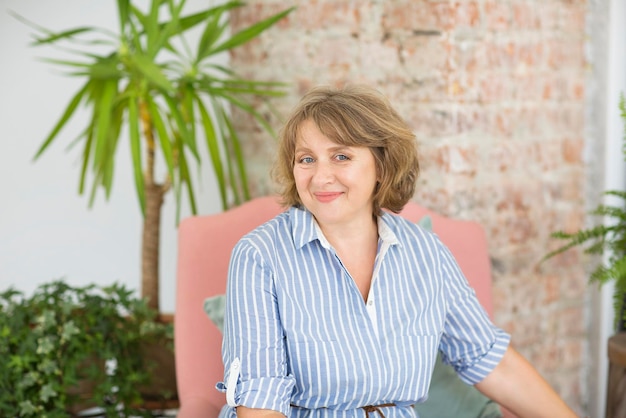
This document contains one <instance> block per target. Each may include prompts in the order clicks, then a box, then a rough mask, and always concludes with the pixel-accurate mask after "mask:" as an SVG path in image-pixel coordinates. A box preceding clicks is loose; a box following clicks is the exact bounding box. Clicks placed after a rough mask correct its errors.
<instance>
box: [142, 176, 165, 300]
mask: <svg viewBox="0 0 626 418" xmlns="http://www.w3.org/2000/svg"><path fill="white" fill-rule="evenodd" d="M162 205H163V187H162V186H161V185H159V184H146V215H145V217H144V221H143V237H142V241H141V243H142V244H141V296H142V297H144V298H146V299H147V300H148V306H149V307H150V308H152V309H155V310H156V311H157V312H158V311H159V235H160V229H161V206H162Z"/></svg>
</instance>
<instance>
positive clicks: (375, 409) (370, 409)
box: [361, 403, 396, 418]
mask: <svg viewBox="0 0 626 418" xmlns="http://www.w3.org/2000/svg"><path fill="white" fill-rule="evenodd" d="M390 406H396V404H395V403H382V404H380V405H367V406H362V407H361V409H362V410H363V411H365V418H368V417H369V416H370V413H372V412H377V413H378V415H380V418H385V414H383V411H381V410H380V408H387V407H390Z"/></svg>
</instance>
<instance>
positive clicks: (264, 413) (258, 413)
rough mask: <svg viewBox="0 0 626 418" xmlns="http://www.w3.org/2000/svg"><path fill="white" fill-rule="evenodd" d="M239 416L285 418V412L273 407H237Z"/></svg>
mask: <svg viewBox="0 0 626 418" xmlns="http://www.w3.org/2000/svg"><path fill="white" fill-rule="evenodd" d="M237 418H285V416H284V415H283V414H281V413H280V412H277V411H272V410H271V409H256V408H246V407H245V406H238V407H237Z"/></svg>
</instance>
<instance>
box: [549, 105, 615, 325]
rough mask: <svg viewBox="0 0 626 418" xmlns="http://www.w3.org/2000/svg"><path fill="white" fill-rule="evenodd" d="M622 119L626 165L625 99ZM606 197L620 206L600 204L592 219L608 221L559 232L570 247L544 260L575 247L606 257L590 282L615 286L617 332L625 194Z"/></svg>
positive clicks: (561, 249) (563, 248) (565, 247)
mask: <svg viewBox="0 0 626 418" xmlns="http://www.w3.org/2000/svg"><path fill="white" fill-rule="evenodd" d="M619 107H620V111H621V117H622V120H623V121H624V128H625V129H624V137H623V147H622V153H623V155H624V159H625V161H626V104H625V100H624V96H622V97H621V99H620V104H619ZM605 194H606V195H609V196H612V197H614V198H615V200H616V201H618V202H619V204H615V205H607V204H600V205H598V206H597V207H596V208H595V210H593V211H592V212H591V215H594V216H598V217H603V218H605V219H606V220H607V221H606V222H604V223H602V222H601V223H599V224H597V225H595V226H592V227H590V228H586V229H581V230H579V231H577V232H574V233H567V232H563V231H557V232H554V233H553V234H552V237H554V238H557V239H561V240H565V241H567V243H566V244H565V245H563V246H561V247H560V248H558V249H556V250H554V251H552V252H550V253H549V254H548V255H546V257H545V258H550V257H553V256H554V255H556V254H560V253H562V252H564V251H566V250H568V249H570V248H572V247H576V246H580V245H582V246H583V247H584V252H585V253H587V254H593V255H603V254H607V255H608V259H607V262H606V264H600V265H598V267H596V268H595V269H594V270H593V272H592V273H591V277H590V281H591V282H593V283H598V284H599V285H603V284H606V283H609V282H613V283H614V284H615V292H614V295H613V296H614V302H615V320H616V331H618V332H621V331H626V191H624V190H609V191H606V192H605Z"/></svg>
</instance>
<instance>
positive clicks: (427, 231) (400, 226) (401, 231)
mask: <svg viewBox="0 0 626 418" xmlns="http://www.w3.org/2000/svg"><path fill="white" fill-rule="evenodd" d="M381 219H382V220H383V222H384V223H385V226H386V227H387V228H388V229H389V231H391V232H392V233H393V235H395V236H396V238H397V239H398V241H400V242H403V241H406V240H409V241H420V242H424V243H430V244H431V245H436V244H437V245H438V241H439V239H438V237H437V235H436V234H435V233H434V232H433V231H432V222H431V220H430V218H429V217H427V216H426V217H424V218H422V219H420V220H418V221H417V222H412V221H410V220H408V219H406V218H404V217H402V216H401V215H397V214H394V213H384V214H383V216H382V217H381Z"/></svg>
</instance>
